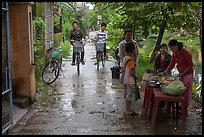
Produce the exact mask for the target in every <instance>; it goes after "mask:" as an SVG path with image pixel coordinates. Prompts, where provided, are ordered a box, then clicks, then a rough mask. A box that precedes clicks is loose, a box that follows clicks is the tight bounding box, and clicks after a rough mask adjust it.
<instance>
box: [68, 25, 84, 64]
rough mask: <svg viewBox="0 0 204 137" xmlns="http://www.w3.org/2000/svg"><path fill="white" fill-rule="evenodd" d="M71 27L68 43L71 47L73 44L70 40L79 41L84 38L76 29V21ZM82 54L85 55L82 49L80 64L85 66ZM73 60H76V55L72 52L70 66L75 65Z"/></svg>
mask: <svg viewBox="0 0 204 137" xmlns="http://www.w3.org/2000/svg"><path fill="white" fill-rule="evenodd" d="M72 26H73V30H72V31H71V32H70V43H71V45H72V46H73V44H74V43H73V41H71V40H74V41H81V40H82V38H84V39H85V36H84V35H83V33H82V31H81V30H80V29H79V28H78V22H76V21H75V22H73V23H72ZM84 54H85V51H84V49H83V51H82V52H81V62H82V65H84V64H85V62H84ZM75 58H76V53H75V52H74V50H73V54H72V64H71V65H75Z"/></svg>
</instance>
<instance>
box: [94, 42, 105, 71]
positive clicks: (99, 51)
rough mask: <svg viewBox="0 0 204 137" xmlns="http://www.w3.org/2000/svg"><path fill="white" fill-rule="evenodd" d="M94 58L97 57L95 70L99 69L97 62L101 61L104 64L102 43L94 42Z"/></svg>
mask: <svg viewBox="0 0 204 137" xmlns="http://www.w3.org/2000/svg"><path fill="white" fill-rule="evenodd" d="M96 52H97V53H96V55H97V56H96V59H97V70H99V64H100V62H101V63H102V66H103V67H104V66H105V57H104V53H103V52H104V44H103V43H97V44H96Z"/></svg>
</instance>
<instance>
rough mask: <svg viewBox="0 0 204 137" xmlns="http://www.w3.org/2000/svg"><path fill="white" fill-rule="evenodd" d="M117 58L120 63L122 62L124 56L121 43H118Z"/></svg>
mask: <svg viewBox="0 0 204 137" xmlns="http://www.w3.org/2000/svg"><path fill="white" fill-rule="evenodd" d="M119 56H120V61H123V58H124V56H125V53H124V47H123V42H120V43H119Z"/></svg>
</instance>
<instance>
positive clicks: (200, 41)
mask: <svg viewBox="0 0 204 137" xmlns="http://www.w3.org/2000/svg"><path fill="white" fill-rule="evenodd" d="M200 49H201V57H202V12H201V18H200Z"/></svg>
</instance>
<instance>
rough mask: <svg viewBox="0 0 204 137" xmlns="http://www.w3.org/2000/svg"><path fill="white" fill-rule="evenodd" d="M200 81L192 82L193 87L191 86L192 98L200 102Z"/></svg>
mask: <svg viewBox="0 0 204 137" xmlns="http://www.w3.org/2000/svg"><path fill="white" fill-rule="evenodd" d="M201 92H202V81H200V82H194V83H193V87H192V98H193V99H194V100H195V101H198V102H201V103H202V95H201Z"/></svg>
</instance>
